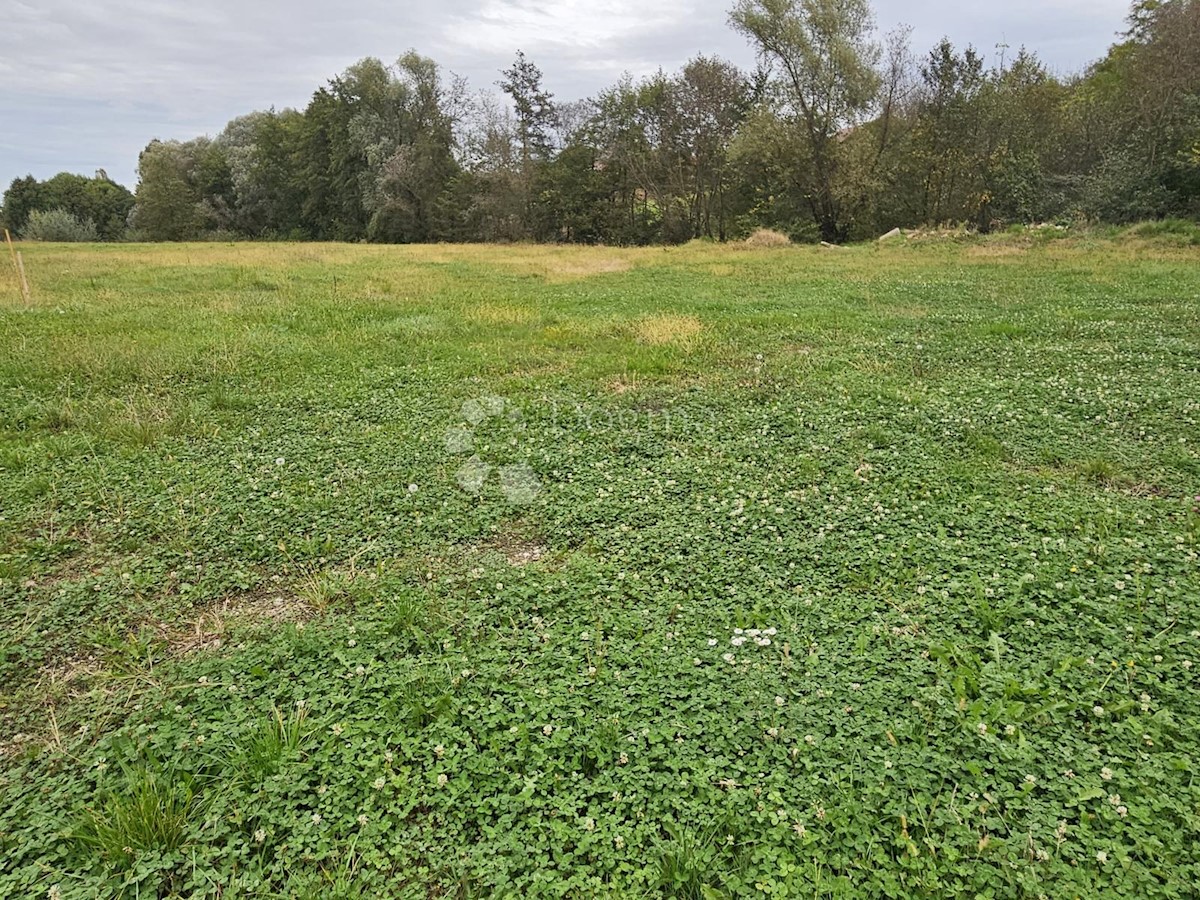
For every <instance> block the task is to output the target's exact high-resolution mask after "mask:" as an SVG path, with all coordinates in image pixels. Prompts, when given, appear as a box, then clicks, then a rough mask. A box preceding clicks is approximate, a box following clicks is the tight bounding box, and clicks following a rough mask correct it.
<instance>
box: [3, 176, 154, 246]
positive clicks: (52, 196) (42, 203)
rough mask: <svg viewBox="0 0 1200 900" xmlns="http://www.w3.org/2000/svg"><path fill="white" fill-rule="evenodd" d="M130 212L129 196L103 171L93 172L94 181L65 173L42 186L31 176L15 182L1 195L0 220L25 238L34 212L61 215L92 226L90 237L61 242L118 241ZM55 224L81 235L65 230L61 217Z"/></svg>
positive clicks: (130, 202) (131, 199)
mask: <svg viewBox="0 0 1200 900" xmlns="http://www.w3.org/2000/svg"><path fill="white" fill-rule="evenodd" d="M132 209H133V194H131V193H130V192H129V191H128V190H127V189H126V188H124V187H122V186H121V185H119V184H116V183H115V182H113V181H111V180H109V178H108V176H107V175H106V174H105V173H104V172H103V171H100V172H97V173H96V175H95V177H94V178H85V177H84V176H82V175H72V174H70V173H67V172H62V173H60V174H58V175H55V176H54V177H53V178H51V179H49V180H48V181H44V182H39V181H38V180H37V179H35V178H34V177H33V176H29V177H27V178H18V179H15V180H14V181H13V183H12V185H10V187H9V189H8V190H7V191H6V192H5V194H4V210H5V212H4V218H5V220H6V221H7V227H8V228H9V230H10V231H12V232H13V233H14V234H25V233H26V232H27V231H28V230H29V220H30V217H31V216H32V215H33V214H34V213H38V212H41V213H51V212H53V213H55V214H56V215H57V214H58V213H60V212H62V213H66V214H67V215H69V216H72V217H73V218H75V219H76V220H78V221H79V222H83V223H86V222H88V221H91V222H92V223H93V229H94V231H95V235H94V236H90V237H82V238H64V240H89V241H94V240H97V239H99V240H105V241H115V240H120V239H122V238H123V237H124V236H125V231H126V226H127V222H128V219H129V213H130V211H131V210H132ZM56 221H58V222H59V225H58V226H57V227H58V228H60V230H61V229H62V228H64V227H65V228H66V230H67V232H69V233H83V232H81V231H80V229H72V228H70V227H68V226H66V225H65V220H64V219H61V217H59V219H57V220H56ZM34 239H35V240H37V238H34ZM43 240H49V238H43ZM55 240H58V238H55Z"/></svg>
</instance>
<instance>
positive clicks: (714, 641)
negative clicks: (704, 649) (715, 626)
mask: <svg viewBox="0 0 1200 900" xmlns="http://www.w3.org/2000/svg"><path fill="white" fill-rule="evenodd" d="M708 646H710V647H715V646H717V639H716V638H709V639H708Z"/></svg>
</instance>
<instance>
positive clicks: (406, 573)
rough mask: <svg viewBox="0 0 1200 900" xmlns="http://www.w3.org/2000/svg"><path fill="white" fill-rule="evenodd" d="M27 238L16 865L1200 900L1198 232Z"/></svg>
mask: <svg viewBox="0 0 1200 900" xmlns="http://www.w3.org/2000/svg"><path fill="white" fill-rule="evenodd" d="M23 249H24V254H25V264H26V268H27V270H28V272H29V275H30V279H31V281H32V286H33V294H34V303H33V305H32V306H31V307H26V306H24V305H23V303H22V301H21V297H20V294H19V292H18V291H17V290H16V287H15V283H14V282H13V281H12V279H11V276H10V275H8V274H5V275H4V276H3V277H4V278H5V279H8V280H6V281H0V291H2V292H3V293H2V299H0V635H2V638H3V642H2V649H0V896H3V897H6V898H9V897H11V898H17V897H62V898H67V900H71V898H92V897H110V896H121V897H131V898H132V897H143V898H144V897H156V896H158V897H168V896H183V897H208V896H212V897H217V896H220V897H264V896H278V897H304V896H308V897H355V898H357V897H376V896H387V897H391V896H395V897H463V898H466V897H514V898H516V897H541V896H547V897H573V898H574V897H580V898H599V897H605V898H636V897H664V896H665V897H686V898H698V900H714V898H722V897H728V898H734V897H747V896H776V897H917V896H928V897H948V898H949V897H967V896H978V897H996V898H1009V897H1040V896H1046V897H1055V898H1058V897H1075V896H1079V897H1099V896H1113V897H1118V896H1119V897H1134V896H1136V897H1155V898H1159V897H1180V898H1182V897H1192V896H1195V894H1194V892H1195V890H1196V887H1195V886H1196V884H1198V883H1200V783H1198V782H1197V774H1196V773H1197V770H1198V766H1200V693H1198V692H1197V676H1198V675H1200V672H1198V671H1197V669H1196V668H1194V667H1193V662H1196V663H1198V664H1200V630H1198V629H1200V567H1198V553H1200V511H1198V509H1197V505H1198V503H1200V500H1197V497H1196V495H1197V494H1200V432H1198V431H1197V419H1198V418H1200V249H1197V248H1195V247H1185V246H1174V245H1172V244H1170V243H1169V242H1166V241H1165V240H1156V241H1150V240H1132V239H1126V240H1105V239H1099V238H1097V239H1086V238H1081V239H1062V240H1045V241H1042V240H1034V241H1028V240H1020V239H1017V238H1011V237H1008V238H1002V239H996V240H994V241H983V240H976V241H970V242H949V241H929V242H926V243H918V242H913V243H910V244H907V245H903V244H897V245H891V244H887V245H883V246H870V247H859V248H854V249H847V250H820V249H815V248H784V249H780V250H773V251H751V250H747V249H745V248H738V247H714V246H706V245H689V246H687V247H683V248H678V249H669V250H664V249H645V250H613V249H603V248H594V249H554V248H533V247H482V248H481V247H474V248H467V247H425V248H397V247H387V248H384V247H366V246H327V245H184V246H159V247H153V248H151V247H136V246H115V245H114V246H88V247H66V246H54V245H29V246H26V247H25V248H23Z"/></svg>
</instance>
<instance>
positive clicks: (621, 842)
mask: <svg viewBox="0 0 1200 900" xmlns="http://www.w3.org/2000/svg"><path fill="white" fill-rule="evenodd" d="M613 846H614V847H616V848H617V849H618V850H624V849H625V838H623V837H621V836H620V835H619V834H618V835H617V836H616V837H615V838H613Z"/></svg>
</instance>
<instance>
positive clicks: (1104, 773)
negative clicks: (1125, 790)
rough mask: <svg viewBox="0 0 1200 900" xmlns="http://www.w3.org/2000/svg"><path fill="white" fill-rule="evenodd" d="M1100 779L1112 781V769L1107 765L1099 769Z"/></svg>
mask: <svg viewBox="0 0 1200 900" xmlns="http://www.w3.org/2000/svg"><path fill="white" fill-rule="evenodd" d="M1100 780H1101V781H1112V780H1113V770H1112V769H1110V768H1109V767H1108V766H1105V767H1104V768H1103V769H1101V770H1100Z"/></svg>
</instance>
